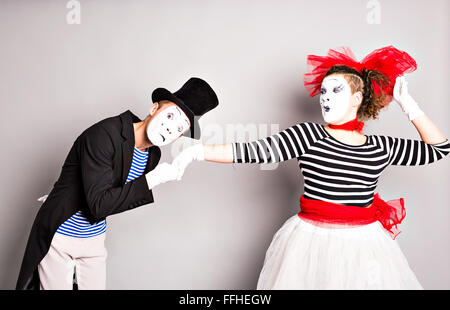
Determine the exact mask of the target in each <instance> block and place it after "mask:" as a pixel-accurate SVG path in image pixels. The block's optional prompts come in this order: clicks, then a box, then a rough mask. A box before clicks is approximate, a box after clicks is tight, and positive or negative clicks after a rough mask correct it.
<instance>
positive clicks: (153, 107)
mask: <svg viewBox="0 0 450 310" xmlns="http://www.w3.org/2000/svg"><path fill="white" fill-rule="evenodd" d="M158 108H159V103H158V102H154V103H153V104H152V105H151V106H150V111H149V113H150V116H152V115H153V114H155V112H156V111H157V110H158Z"/></svg>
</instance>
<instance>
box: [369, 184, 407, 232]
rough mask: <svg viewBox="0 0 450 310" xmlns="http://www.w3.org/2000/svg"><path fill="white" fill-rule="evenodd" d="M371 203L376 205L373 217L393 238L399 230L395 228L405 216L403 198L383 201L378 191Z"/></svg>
mask: <svg viewBox="0 0 450 310" xmlns="http://www.w3.org/2000/svg"><path fill="white" fill-rule="evenodd" d="M373 204H374V205H375V207H376V211H375V217H376V219H377V220H378V221H380V223H381V225H383V227H384V228H385V229H386V230H387V231H388V232H389V233H390V234H391V236H392V239H395V237H397V235H398V234H399V233H401V230H399V229H398V228H397V225H398V224H400V223H401V222H402V221H403V219H404V218H405V216H406V211H405V202H404V200H403V198H399V199H394V200H389V201H384V200H383V199H381V198H380V196H379V195H378V193H376V194H375V195H374V201H373Z"/></svg>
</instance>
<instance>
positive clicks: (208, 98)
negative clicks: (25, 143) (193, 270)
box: [16, 78, 218, 289]
mask: <svg viewBox="0 0 450 310" xmlns="http://www.w3.org/2000/svg"><path fill="white" fill-rule="evenodd" d="M152 101H153V105H152V106H151V107H150V111H149V115H148V116H147V117H146V118H145V119H144V120H143V121H141V120H140V119H139V118H138V117H137V116H135V115H134V114H133V113H132V112H130V111H129V110H127V111H125V112H123V113H122V114H120V115H118V116H114V117H109V118H106V119H104V120H102V121H100V122H98V123H96V124H94V125H92V126H91V127H89V128H88V129H86V130H85V131H84V132H83V133H81V135H80V136H78V138H77V139H76V140H75V142H74V144H73V146H72V148H71V150H70V151H69V154H68V156H67V158H66V160H65V162H64V165H63V167H62V171H61V175H60V177H59V179H58V181H57V182H56V183H55V184H54V187H53V189H52V191H51V192H50V193H49V195H48V197H46V199H43V201H44V203H43V204H42V206H41V208H40V210H39V212H38V214H37V215H36V218H35V221H34V223H33V226H32V229H31V233H30V236H29V239H28V243H27V247H26V249H25V254H24V258H23V262H22V266H21V269H20V274H19V278H18V281H17V285H16V289H72V280H73V276H74V271H75V276H76V279H77V284H78V288H79V289H104V288H105V283H106V277H105V274H106V266H105V259H106V249H105V247H104V240H105V231H106V221H105V219H106V217H107V216H108V215H112V214H117V213H120V212H124V211H127V210H131V209H134V208H137V207H139V206H142V205H145V204H148V203H152V202H153V194H152V189H153V188H154V187H155V186H158V185H159V184H162V183H165V182H167V181H172V180H176V179H177V169H176V167H174V166H173V165H170V164H167V163H163V164H160V165H158V162H159V159H160V156H161V151H160V148H159V147H160V146H163V145H167V144H169V143H171V142H173V141H175V140H177V139H178V138H179V137H180V136H182V135H185V136H187V137H190V138H194V139H199V138H200V127H199V124H198V118H199V117H200V116H201V115H203V114H205V113H206V112H208V111H210V110H211V109H213V108H215V107H216V106H217V105H218V99H217V96H216V94H215V92H214V90H213V89H212V88H211V87H210V86H209V85H208V84H207V83H206V82H205V81H204V80H202V79H199V78H191V79H189V80H188V81H187V82H186V83H185V84H184V85H183V86H182V87H181V88H180V89H179V90H178V91H177V92H175V93H171V92H170V91H168V90H167V89H164V88H157V89H155V90H154V91H153V93H152Z"/></svg>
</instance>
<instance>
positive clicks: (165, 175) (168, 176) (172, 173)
mask: <svg viewBox="0 0 450 310" xmlns="http://www.w3.org/2000/svg"><path fill="white" fill-rule="evenodd" d="M177 175H178V169H177V168H176V167H175V166H174V165H171V164H168V163H162V164H159V165H158V166H156V168H155V169H153V170H152V171H150V172H149V173H147V174H146V175H145V178H146V179H147V184H148V188H149V189H153V188H154V187H155V186H157V185H160V184H162V183H166V182H168V181H174V180H176V179H177Z"/></svg>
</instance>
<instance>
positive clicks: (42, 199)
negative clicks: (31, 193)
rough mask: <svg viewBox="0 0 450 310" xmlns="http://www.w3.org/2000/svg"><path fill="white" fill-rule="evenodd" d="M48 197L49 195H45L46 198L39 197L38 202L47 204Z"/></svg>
mask: <svg viewBox="0 0 450 310" xmlns="http://www.w3.org/2000/svg"><path fill="white" fill-rule="evenodd" d="M47 197H48V195H44V196H42V197H39V198H38V199H37V201H42V202H45V201H46V200H47Z"/></svg>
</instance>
